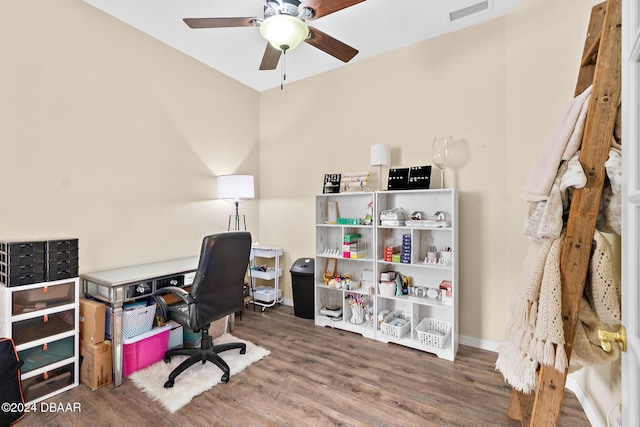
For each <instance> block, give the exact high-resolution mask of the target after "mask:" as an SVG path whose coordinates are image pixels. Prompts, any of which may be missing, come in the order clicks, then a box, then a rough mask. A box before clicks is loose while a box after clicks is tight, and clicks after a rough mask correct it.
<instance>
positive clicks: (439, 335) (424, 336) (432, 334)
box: [416, 317, 451, 348]
mask: <svg viewBox="0 0 640 427" xmlns="http://www.w3.org/2000/svg"><path fill="white" fill-rule="evenodd" d="M450 330H451V323H449V322H447V321H446V320H438V319H432V318H430V317H425V318H424V319H422V320H421V321H420V323H419V324H418V326H417V327H416V333H417V334H418V341H420V344H423V345H427V346H429V347H435V348H442V347H443V346H444V343H445V341H447V338H448V337H449V331H450Z"/></svg>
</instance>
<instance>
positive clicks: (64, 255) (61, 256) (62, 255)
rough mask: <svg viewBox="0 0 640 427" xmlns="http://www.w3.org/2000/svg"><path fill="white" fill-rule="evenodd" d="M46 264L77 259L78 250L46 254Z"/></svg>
mask: <svg viewBox="0 0 640 427" xmlns="http://www.w3.org/2000/svg"><path fill="white" fill-rule="evenodd" d="M46 254H47V262H56V261H64V260H68V259H75V260H77V259H78V248H74V249H65V250H60V251H54V252H47V253H46Z"/></svg>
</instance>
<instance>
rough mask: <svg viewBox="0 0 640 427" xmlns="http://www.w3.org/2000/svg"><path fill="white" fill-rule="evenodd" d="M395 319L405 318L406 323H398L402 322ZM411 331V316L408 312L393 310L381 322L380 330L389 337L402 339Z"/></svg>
mask: <svg viewBox="0 0 640 427" xmlns="http://www.w3.org/2000/svg"><path fill="white" fill-rule="evenodd" d="M395 319H404V320H406V323H405V324H404V325H398V324H396V323H400V322H397V321H395ZM409 331H411V316H410V315H409V314H407V313H400V315H399V316H398V313H396V312H391V313H389V314H387V316H386V317H385V318H384V321H383V322H382V323H381V324H380V332H382V333H383V334H384V335H387V336H389V337H393V338H397V339H400V338H402V337H403V336H405V335H406V334H408V333H409Z"/></svg>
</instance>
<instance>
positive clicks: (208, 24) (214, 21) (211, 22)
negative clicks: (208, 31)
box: [183, 18, 258, 28]
mask: <svg viewBox="0 0 640 427" xmlns="http://www.w3.org/2000/svg"><path fill="white" fill-rule="evenodd" d="M257 20H258V18H184V19H183V21H184V23H185V24H187V25H188V26H189V27H191V28H229V27H254V26H255V25H254V22H256V21H257Z"/></svg>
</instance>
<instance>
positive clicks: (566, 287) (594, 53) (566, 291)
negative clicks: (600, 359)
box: [507, 0, 622, 427]
mask: <svg viewBox="0 0 640 427" xmlns="http://www.w3.org/2000/svg"><path fill="white" fill-rule="evenodd" d="M621 21H622V13H621V0H608V1H606V2H604V3H600V4H598V5H596V6H594V7H593V9H592V11H591V19H590V21H589V30H588V32H587V37H586V40H585V45H584V50H583V54H582V61H581V64H580V71H579V73H578V81H577V84H576V89H575V95H576V96H577V95H579V94H581V93H582V92H584V90H585V89H586V88H588V87H589V85H592V84H593V88H592V93H591V99H590V101H589V110H588V112H587V119H586V122H585V128H584V135H583V138H582V146H581V151H580V163H581V164H582V167H583V169H584V171H585V174H586V176H587V184H586V186H585V187H584V188H579V189H576V190H574V192H573V196H572V200H571V207H570V210H569V218H568V220H567V224H566V237H565V241H564V245H563V247H562V254H561V258H560V275H561V283H562V319H563V324H564V337H565V342H566V344H565V351H566V353H567V358H568V359H569V360H570V358H571V350H572V348H573V339H574V336H575V329H576V323H577V321H578V309H579V306H580V300H581V298H582V293H583V290H584V284H585V280H586V277H587V270H588V268H589V260H590V256H591V247H592V241H593V234H594V231H595V225H596V219H597V217H598V208H599V206H600V199H601V196H602V189H603V186H604V182H605V174H606V172H605V167H604V163H605V161H606V160H607V159H608V157H609V148H610V146H611V139H612V137H613V132H614V127H615V121H616V114H617V110H618V106H619V104H620V86H621V83H620V82H621V28H622V24H621ZM566 379H567V372H566V371H565V372H559V371H557V370H556V369H554V368H553V367H546V366H541V367H540V369H539V371H538V384H537V388H536V391H535V393H531V394H524V393H522V392H519V391H517V390H515V389H513V390H512V391H511V401H510V403H509V408H508V411H507V415H508V416H509V418H511V419H514V420H518V421H520V423H521V425H522V426H545V427H546V426H554V425H555V426H557V425H558V422H559V419H560V413H561V411H562V400H563V398H564V386H565V383H566Z"/></svg>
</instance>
